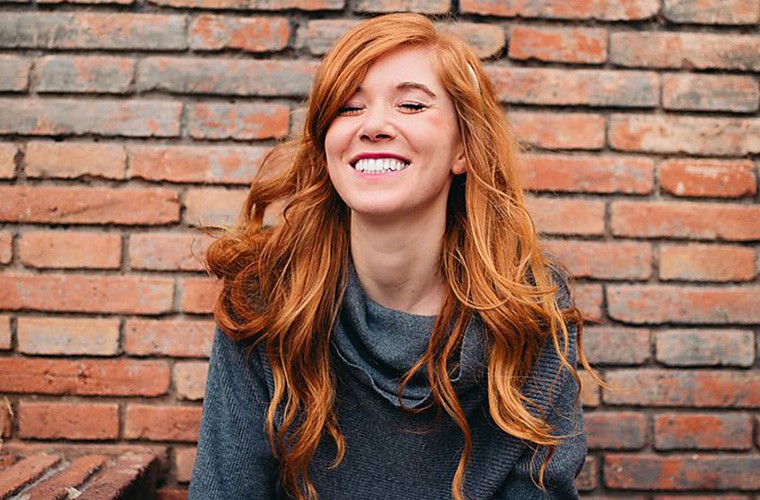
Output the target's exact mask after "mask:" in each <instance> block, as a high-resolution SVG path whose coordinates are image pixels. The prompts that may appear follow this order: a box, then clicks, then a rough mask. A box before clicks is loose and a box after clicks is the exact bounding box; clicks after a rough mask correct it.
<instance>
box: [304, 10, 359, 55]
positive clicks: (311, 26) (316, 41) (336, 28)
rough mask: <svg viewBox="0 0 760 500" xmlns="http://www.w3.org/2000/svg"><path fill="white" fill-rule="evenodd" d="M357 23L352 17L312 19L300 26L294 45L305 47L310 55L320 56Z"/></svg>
mask: <svg viewBox="0 0 760 500" xmlns="http://www.w3.org/2000/svg"><path fill="white" fill-rule="evenodd" d="M357 24H359V21H355V20H353V19H313V20H310V21H308V22H307V23H306V24H305V25H303V26H301V27H300V28H299V30H298V36H297V38H296V47H298V48H306V49H307V50H308V51H309V52H310V53H311V54H312V55H315V56H322V55H324V54H326V53H327V51H329V50H330V49H331V48H332V46H333V45H334V44H335V42H337V41H338V39H339V38H340V37H342V36H343V35H344V34H346V33H347V32H348V31H349V30H350V29H351V28H353V27H354V26H356V25H357Z"/></svg>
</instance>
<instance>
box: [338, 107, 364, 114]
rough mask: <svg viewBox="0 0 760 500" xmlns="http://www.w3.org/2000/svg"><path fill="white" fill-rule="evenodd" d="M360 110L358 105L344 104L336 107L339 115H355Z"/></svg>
mask: <svg viewBox="0 0 760 500" xmlns="http://www.w3.org/2000/svg"><path fill="white" fill-rule="evenodd" d="M361 110H362V108H361V107H359V106H352V105H350V104H346V105H344V106H341V107H340V108H338V114H339V115H355V114H357V113H358V112H360V111H361Z"/></svg>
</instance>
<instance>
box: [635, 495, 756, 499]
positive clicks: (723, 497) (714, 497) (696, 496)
mask: <svg viewBox="0 0 760 500" xmlns="http://www.w3.org/2000/svg"><path fill="white" fill-rule="evenodd" d="M625 498H629V497H628V496H627V495H626V497H625ZM653 498H654V500H679V499H681V500H683V498H684V497H683V496H680V495H655V496H654V497H653ZM688 498H689V500H751V497H749V496H746V495H689V496H688Z"/></svg>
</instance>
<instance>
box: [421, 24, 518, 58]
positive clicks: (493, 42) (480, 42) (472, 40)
mask: <svg viewBox="0 0 760 500" xmlns="http://www.w3.org/2000/svg"><path fill="white" fill-rule="evenodd" d="M436 29H438V30H440V31H446V32H451V33H453V34H455V35H456V36H458V37H459V38H461V39H463V40H464V41H465V42H467V44H468V45H469V46H470V48H471V49H473V51H474V52H475V55H476V56H478V57H479V58H480V59H485V58H487V57H492V56H496V55H499V54H500V53H501V50H502V49H503V48H504V44H505V43H506V37H505V36H504V29H503V28H502V27H501V26H498V25H493V24H490V23H467V22H463V21H459V22H456V23H436Z"/></svg>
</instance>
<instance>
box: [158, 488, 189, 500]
mask: <svg viewBox="0 0 760 500" xmlns="http://www.w3.org/2000/svg"><path fill="white" fill-rule="evenodd" d="M187 494H188V491H187V489H183V488H159V489H158V490H156V495H157V497H156V498H157V500H187Z"/></svg>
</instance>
